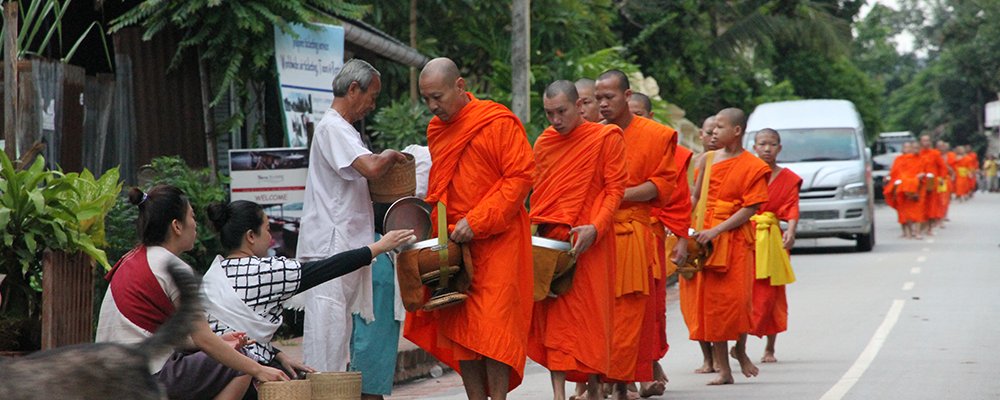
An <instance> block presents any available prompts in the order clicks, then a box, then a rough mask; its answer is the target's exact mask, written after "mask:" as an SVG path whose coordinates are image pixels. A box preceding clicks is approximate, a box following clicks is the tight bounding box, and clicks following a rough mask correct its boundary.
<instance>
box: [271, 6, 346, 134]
mask: <svg viewBox="0 0 1000 400" xmlns="http://www.w3.org/2000/svg"><path fill="white" fill-rule="evenodd" d="M292 30H293V31H294V35H289V34H286V33H284V32H282V31H281V30H280V29H278V28H277V27H275V28H274V57H275V61H276V62H277V66H278V83H279V84H280V86H281V106H282V111H283V112H284V114H285V131H286V132H287V133H286V136H287V138H288V145H289V146H290V147H304V146H307V145H308V143H309V138H310V137H311V136H312V130H313V127H314V126H315V125H316V124H317V123H319V120H320V118H322V117H323V113H324V112H326V110H327V109H328V108H330V104H331V103H333V89H332V85H333V78H334V77H335V76H337V73H338V72H340V68H341V67H342V66H343V65H344V28H343V27H340V26H332V25H322V24H313V25H311V26H310V27H305V26H301V25H295V26H293V29H292Z"/></svg>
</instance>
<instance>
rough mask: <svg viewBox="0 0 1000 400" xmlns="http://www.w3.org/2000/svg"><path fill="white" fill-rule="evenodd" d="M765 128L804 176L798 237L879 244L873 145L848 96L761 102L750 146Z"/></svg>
mask: <svg viewBox="0 0 1000 400" xmlns="http://www.w3.org/2000/svg"><path fill="white" fill-rule="evenodd" d="M763 128H771V129H774V130H777V131H778V132H779V133H780V134H781V145H782V150H781V154H779V155H778V160H777V161H778V163H779V164H780V165H781V166H783V167H786V168H789V169H791V170H792V171H793V172H795V173H796V174H798V175H799V176H800V177H802V188H801V189H800V190H799V209H800V212H799V224H798V229H797V230H796V237H799V238H821V237H840V238H844V239H850V240H854V241H855V243H856V248H857V249H858V250H859V251H870V250H871V249H872V247H874V246H875V219H874V209H875V204H874V197H873V192H874V189H873V186H872V159H871V158H872V157H871V150H870V149H868V147H867V146H866V145H865V131H864V129H865V128H864V124H863V123H862V122H861V116H860V115H859V114H858V112H857V109H855V107H854V104H853V103H851V102H850V101H847V100H795V101H782V102H775V103H766V104H761V105H760V106H757V108H756V109H754V111H753V113H751V114H750V118H749V120H748V121H747V134H746V135H745V138H744V140H745V145H746V147H747V148H751V147H752V145H753V139H754V136H755V135H756V133H757V131H759V130H761V129H763Z"/></svg>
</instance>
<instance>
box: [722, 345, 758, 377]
mask: <svg viewBox="0 0 1000 400" xmlns="http://www.w3.org/2000/svg"><path fill="white" fill-rule="evenodd" d="M729 355H730V356H731V357H733V358H734V359H736V361H739V362H740V370H741V371H743V376H745V377H747V378H752V377H755V376H757V374H758V373H759V372H760V370H759V369H757V366H756V365H753V361H750V357H747V354H746V353H745V352H744V353H742V354H741V353H737V352H736V347H733V348H732V349H731V350H729Z"/></svg>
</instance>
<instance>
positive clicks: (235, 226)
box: [202, 200, 413, 374]
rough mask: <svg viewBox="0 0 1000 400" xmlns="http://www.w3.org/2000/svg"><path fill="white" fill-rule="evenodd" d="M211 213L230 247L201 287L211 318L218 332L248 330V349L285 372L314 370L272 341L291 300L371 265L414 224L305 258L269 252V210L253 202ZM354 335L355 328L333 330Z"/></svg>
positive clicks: (410, 233)
mask: <svg viewBox="0 0 1000 400" xmlns="http://www.w3.org/2000/svg"><path fill="white" fill-rule="evenodd" d="M208 216H209V219H211V220H212V224H213V225H214V226H215V229H216V231H218V232H219V239H220V240H221V242H222V247H223V249H224V250H225V252H226V256H225V258H223V257H222V256H218V257H216V259H215V262H213V263H212V266H211V267H210V268H209V269H208V272H206V273H205V278H204V281H203V285H202V290H203V291H204V293H205V298H206V300H207V301H206V304H205V308H206V311H207V312H208V314H209V317H208V319H209V324H210V325H211V326H212V330H213V331H215V332H216V333H217V334H220V335H221V334H226V333H230V332H246V335H247V337H249V338H250V339H252V340H253V341H254V342H253V343H251V344H250V345H249V346H248V347H247V350H248V352H249V354H250V356H251V357H253V358H255V359H256V360H257V361H258V362H260V363H262V364H265V365H272V366H280V367H281V368H283V369H284V370H285V371H286V372H288V373H292V374H298V373H300V372H314V371H313V370H312V369H311V368H309V367H307V366H305V365H303V364H302V363H301V362H300V361H299V360H292V359H290V358H289V357H287V356H286V355H285V354H284V353H282V352H281V351H280V350H279V349H277V348H276V347H274V345H272V344H271V338H272V336H273V335H274V333H275V332H276V331H277V330H278V327H280V326H281V311H282V306H283V304H284V302H285V301H286V300H288V299H289V298H291V297H292V296H294V295H296V294H298V293H301V292H304V291H306V290H308V289H310V288H312V287H315V286H316V285H319V284H321V283H324V282H327V281H329V280H331V279H334V278H337V277H340V276H343V275H346V274H348V273H351V272H354V271H355V270H357V269H359V268H361V267H363V266H366V265H369V264H371V262H372V259H373V258H375V257H376V256H378V255H379V254H382V253H385V252H388V251H389V250H392V249H394V248H396V247H398V246H400V245H402V244H404V243H406V242H407V241H408V240H410V239H411V238H412V236H413V231H412V230H397V231H392V232H388V233H386V235H385V236H383V237H382V239H381V240H379V241H378V242H375V243H373V244H370V245H368V246H365V247H361V248H357V249H354V250H349V251H345V252H343V253H339V254H336V255H333V256H331V257H329V258H326V259H323V260H318V261H313V262H305V263H300V262H299V261H296V260H294V259H289V258H285V257H268V256H267V250H268V248H269V247H270V244H271V233H270V230H269V226H268V220H267V216H266V215H265V214H264V210H263V209H262V208H261V207H260V206H259V205H258V204H257V203H254V202H250V201H243V200H240V201H234V202H232V203H229V204H213V205H211V206H209V208H208ZM330 334H331V335H338V334H340V335H350V334H351V332H347V331H344V332H330Z"/></svg>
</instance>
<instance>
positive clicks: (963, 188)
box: [955, 154, 976, 196]
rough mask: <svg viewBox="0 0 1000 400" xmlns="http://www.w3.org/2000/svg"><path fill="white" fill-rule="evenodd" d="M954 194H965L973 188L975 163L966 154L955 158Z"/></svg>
mask: <svg viewBox="0 0 1000 400" xmlns="http://www.w3.org/2000/svg"><path fill="white" fill-rule="evenodd" d="M955 174H956V177H955V195H957V196H967V195H968V194H969V193H971V192H972V191H973V190H974V189H975V181H976V175H975V165H974V164H973V160H972V157H970V156H969V155H968V154H966V155H964V156H962V157H959V158H958V159H956V160H955Z"/></svg>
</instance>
